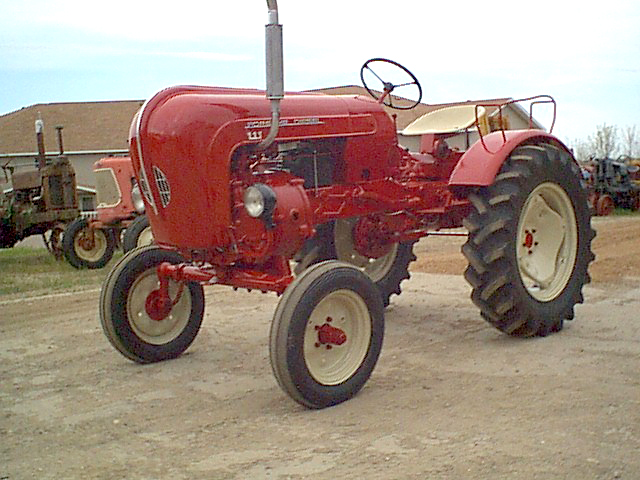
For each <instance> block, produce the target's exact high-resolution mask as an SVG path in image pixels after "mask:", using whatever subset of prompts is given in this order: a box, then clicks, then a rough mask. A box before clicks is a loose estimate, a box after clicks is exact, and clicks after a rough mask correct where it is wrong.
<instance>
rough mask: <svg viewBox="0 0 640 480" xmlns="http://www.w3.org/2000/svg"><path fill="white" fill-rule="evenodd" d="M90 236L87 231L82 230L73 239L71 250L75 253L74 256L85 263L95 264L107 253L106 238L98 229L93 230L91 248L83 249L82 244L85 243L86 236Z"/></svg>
mask: <svg viewBox="0 0 640 480" xmlns="http://www.w3.org/2000/svg"><path fill="white" fill-rule="evenodd" d="M89 235H91V232H87V229H85V230H82V231H81V232H80V234H79V235H76V237H75V238H74V239H73V248H74V249H75V251H76V255H77V256H78V257H79V258H81V259H82V260H84V261H86V262H97V261H98V260H100V259H101V258H102V257H103V256H104V254H105V252H106V251H107V244H108V242H107V236H106V235H105V233H104V232H103V231H102V230H100V229H94V230H93V248H90V249H86V248H84V247H83V245H82V244H83V243H85V242H87V238H86V237H87V236H89Z"/></svg>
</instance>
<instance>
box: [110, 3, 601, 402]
mask: <svg viewBox="0 0 640 480" xmlns="http://www.w3.org/2000/svg"><path fill="white" fill-rule="evenodd" d="M267 5H268V6H269V19H270V22H269V24H268V25H267V72H268V73H267V95H266V98H265V94H264V92H260V91H254V90H246V89H227V88H213V87H174V88H169V89H166V90H163V91H161V92H160V93H158V94H157V95H155V96H154V97H153V98H151V99H150V100H149V101H147V102H146V104H145V105H144V106H143V108H142V109H141V110H140V111H139V112H138V114H137V115H136V118H135V119H134V121H133V124H132V127H131V134H130V145H131V157H132V159H133V164H134V168H135V170H136V175H137V178H138V182H139V184H140V186H141V189H142V192H143V196H144V199H145V203H146V211H147V214H148V216H149V219H150V223H151V227H152V230H153V235H154V238H155V241H156V243H157V245H155V246H150V247H144V248H139V249H136V250H133V251H132V252H129V254H127V255H126V256H125V257H123V258H122V259H121V261H120V262H119V263H117V264H116V266H115V267H114V268H113V269H112V270H111V272H110V273H109V275H108V277H107V279H106V280H105V283H104V286H103V289H102V293H101V298H100V308H99V311H100V318H101V322H102V326H103V330H104V332H105V334H106V336H107V337H108V339H109V340H110V342H111V343H112V345H113V346H114V347H115V348H116V349H117V350H118V351H119V352H120V353H122V354H123V355H124V356H126V357H127V358H129V359H131V360H133V361H135V362H140V363H148V362H156V361H160V360H165V359H169V358H173V357H177V356H178V355H180V354H181V353H182V352H184V351H185V350H186V349H187V348H188V347H189V345H190V344H191V343H192V342H193V340H194V338H195V337H196V334H197V333H198V330H199V328H200V325H201V322H202V319H203V315H204V295H203V286H205V285H209V284H218V285H228V286H230V287H233V288H246V289H256V290H261V291H263V292H267V291H270V292H275V293H277V294H278V295H281V298H280V300H279V304H278V307H277V309H276V311H275V314H274V317H273V322H272V327H271V334H270V341H269V346H270V352H271V355H270V357H271V365H272V368H273V372H274V374H275V377H276V379H277V381H278V383H279V384H280V386H281V387H282V389H283V390H284V391H285V392H286V393H287V394H288V395H289V396H291V397H292V398H293V399H294V400H296V401H297V402H299V403H301V404H303V405H305V406H307V407H310V408H322V407H326V406H330V405H334V404H337V403H340V402H342V401H345V400H347V399H349V398H351V397H352V396H353V395H354V394H356V393H357V392H358V391H359V390H360V389H361V388H362V387H363V385H364V384H365V382H366V381H367V379H368V378H369V376H370V375H371V373H372V371H373V369H374V366H375V365H376V362H377V360H378V356H379V354H380V350H381V347H382V340H383V331H384V306H385V304H387V303H388V302H389V297H390V296H391V295H392V294H394V293H395V294H398V293H400V283H401V282H402V280H404V279H406V278H408V277H409V274H408V266H409V263H410V262H411V261H412V260H414V259H415V257H414V255H413V253H412V246H413V244H414V243H415V242H416V241H417V240H418V239H419V238H421V237H424V236H426V235H428V234H429V232H433V231H435V230H440V229H447V228H450V227H460V226H465V227H466V228H467V229H468V232H469V236H468V241H467V242H466V244H465V245H464V247H463V249H462V250H463V253H464V255H465V256H466V258H467V259H468V262H469V267H468V268H467V270H466V272H465V277H466V279H467V280H468V281H469V282H470V284H471V286H472V294H471V298H472V300H473V302H474V303H475V304H476V305H477V306H478V307H479V308H480V312H481V315H482V317H484V319H485V320H486V321H488V322H489V323H490V324H491V325H493V326H494V327H496V328H497V329H499V330H500V331H502V332H505V333H507V334H509V335H514V336H524V337H529V336H546V335H548V334H550V333H553V332H557V331H559V330H560V329H561V328H562V327H563V322H564V321H565V320H570V319H572V318H573V317H574V306H575V305H576V304H577V303H580V302H582V301H583V296H582V288H583V286H584V285H585V284H586V283H587V282H588V281H589V276H588V273H587V267H588V265H589V263H590V262H591V261H592V260H593V258H594V256H593V254H592V252H591V240H592V238H593V237H594V232H593V230H592V229H591V226H590V215H589V208H588V204H587V196H586V193H585V190H584V188H583V183H582V179H581V176H580V169H579V168H578V165H577V164H576V162H575V161H574V159H573V157H572V155H571V153H570V152H569V150H568V149H567V148H566V147H565V146H564V145H563V144H562V143H561V142H560V141H559V140H558V139H556V138H555V137H554V136H552V135H550V134H549V133H546V132H544V131H541V130H520V131H499V132H494V133H490V134H488V135H485V136H483V137H482V140H480V141H478V142H477V143H475V144H473V145H472V146H471V147H470V148H469V149H468V150H467V151H465V152H461V151H457V150H455V149H452V148H450V147H449V146H448V144H447V138H448V136H450V135H451V133H450V132H451V129H450V128H449V129H444V130H446V131H447V132H449V133H437V132H436V133H432V134H428V135H427V136H426V137H425V141H423V146H425V145H426V147H425V148H424V150H425V151H424V152H422V153H410V152H408V151H406V150H405V149H403V148H401V147H400V146H399V145H398V138H397V134H396V125H395V122H394V119H393V118H392V117H391V116H389V115H388V114H387V113H386V112H385V110H384V109H383V104H386V105H389V106H393V107H397V106H400V104H401V103H402V102H400V101H399V99H398V97H393V96H391V93H392V92H393V91H395V90H396V89H400V88H401V87H402V88H405V89H408V88H413V89H415V91H417V92H421V87H420V85H419V83H418V80H417V79H416V78H415V77H414V76H413V75H412V74H410V73H409V72H408V71H407V70H406V69H404V68H403V67H399V66H398V65H397V64H395V63H393V62H389V61H387V60H382V59H374V60H371V61H368V62H367V63H365V64H364V66H363V67H362V70H361V76H362V78H363V79H365V81H366V76H367V75H369V74H374V75H372V77H373V78H376V77H379V80H380V81H381V87H382V88H381V91H382V93H381V94H377V93H376V92H375V91H373V90H371V91H372V92H373V94H374V95H375V96H378V97H379V98H377V100H376V99H371V98H369V97H363V96H326V95H319V94H305V93H287V94H286V95H284V91H283V88H282V75H281V71H282V68H281V56H280V55H281V53H280V52H281V50H280V49H281V30H280V28H281V26H280V25H278V21H277V6H276V2H275V1H274V0H268V1H267ZM274 52H275V53H274ZM389 64H392V65H394V66H397V67H398V69H399V72H400V73H402V74H403V75H406V79H405V80H397V81H393V82H390V81H389V80H388V79H387V78H382V77H381V76H379V75H378V73H377V72H378V71H379V67H382V66H386V65H389ZM369 86H370V85H367V88H369ZM402 108H404V104H403V107H402ZM475 123H478V122H475ZM429 135H430V136H429ZM292 259H295V260H296V261H298V262H299V263H298V265H299V266H300V267H301V268H299V274H297V275H294V274H293V272H292V267H291V265H292V263H291V261H292Z"/></svg>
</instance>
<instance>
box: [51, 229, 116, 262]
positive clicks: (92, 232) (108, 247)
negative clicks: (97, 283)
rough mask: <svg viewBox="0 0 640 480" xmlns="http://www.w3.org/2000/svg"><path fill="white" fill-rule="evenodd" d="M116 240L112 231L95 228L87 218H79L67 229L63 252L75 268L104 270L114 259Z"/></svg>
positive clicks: (63, 241)
mask: <svg viewBox="0 0 640 480" xmlns="http://www.w3.org/2000/svg"><path fill="white" fill-rule="evenodd" d="M115 247H116V240H115V237H114V235H113V231H112V230H110V229H103V228H93V227H91V225H89V222H88V221H87V219H85V218H77V219H76V220H74V221H73V222H71V224H70V225H69V226H68V227H67V229H66V231H65V232H64V237H63V240H62V250H63V251H64V256H65V258H66V259H67V261H68V262H69V263H70V264H71V265H72V266H74V267H75V268H102V267H104V266H105V265H106V264H107V263H109V260H111V258H112V257H113V253H114V251H115Z"/></svg>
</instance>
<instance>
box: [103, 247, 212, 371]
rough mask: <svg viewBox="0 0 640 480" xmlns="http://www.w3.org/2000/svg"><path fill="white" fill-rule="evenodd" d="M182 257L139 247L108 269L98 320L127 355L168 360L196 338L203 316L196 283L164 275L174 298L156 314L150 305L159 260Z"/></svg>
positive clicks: (173, 260) (135, 358)
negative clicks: (167, 279) (166, 307)
mask: <svg viewBox="0 0 640 480" xmlns="http://www.w3.org/2000/svg"><path fill="white" fill-rule="evenodd" d="M183 261H184V260H183V258H182V257H181V256H180V255H179V254H178V253H176V252H172V251H167V250H162V249H160V248H159V247H155V246H150V247H143V248H139V249H135V250H132V251H131V252H129V253H128V254H126V255H125V256H124V257H123V258H122V259H121V260H120V261H119V262H118V263H117V264H116V265H115V266H114V268H113V269H112V270H111V272H110V273H109V274H108V275H107V277H106V279H105V282H104V284H103V286H102V291H101V294H100V305H99V312H100V322H101V324H102V329H103V331H104V333H105V335H106V337H107V339H108V340H109V342H110V343H111V344H112V345H113V346H114V347H115V349H116V350H118V351H119V352H120V353H121V354H122V355H124V356H125V357H127V358H128V359H130V360H133V361H135V362H138V363H151V362H158V361H161V360H168V359H170V358H175V357H177V356H179V355H181V354H182V353H183V352H184V351H185V350H186V349H187V348H188V347H189V346H190V345H191V343H192V342H193V341H194V340H195V338H196V335H197V334H198V331H199V330H200V325H201V324H202V318H203V316H204V293H203V289H202V286H201V285H200V284H198V283H194V282H188V283H186V284H182V285H181V284H179V283H177V282H174V281H172V280H169V297H170V299H171V300H172V301H173V302H175V303H174V304H173V305H172V306H171V308H170V309H169V310H168V311H166V312H165V313H164V314H163V315H161V318H159V317H158V316H157V315H154V314H153V313H152V312H151V310H150V309H151V308H152V304H153V300H154V295H156V293H157V291H158V287H159V285H160V282H159V279H158V275H157V271H156V268H157V267H158V265H160V264H161V263H163V262H169V263H172V264H176V263H181V262H183ZM154 317H156V318H154Z"/></svg>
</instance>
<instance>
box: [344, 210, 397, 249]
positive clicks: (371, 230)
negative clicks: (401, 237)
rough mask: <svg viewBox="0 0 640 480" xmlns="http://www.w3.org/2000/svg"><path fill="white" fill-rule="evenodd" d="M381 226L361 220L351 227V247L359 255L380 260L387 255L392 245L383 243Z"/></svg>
mask: <svg viewBox="0 0 640 480" xmlns="http://www.w3.org/2000/svg"><path fill="white" fill-rule="evenodd" d="M383 236H384V235H381V226H380V225H379V224H378V223H377V222H375V221H371V220H369V219H367V218H361V219H360V220H359V221H358V222H357V223H356V225H355V226H354V227H353V246H354V247H355V249H356V252H358V253H359V254H360V255H362V256H364V257H367V258H380V257H384V256H385V255H387V254H388V253H389V252H390V251H391V249H392V248H393V245H392V244H391V243H388V242H383V241H382V238H381V237H383Z"/></svg>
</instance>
